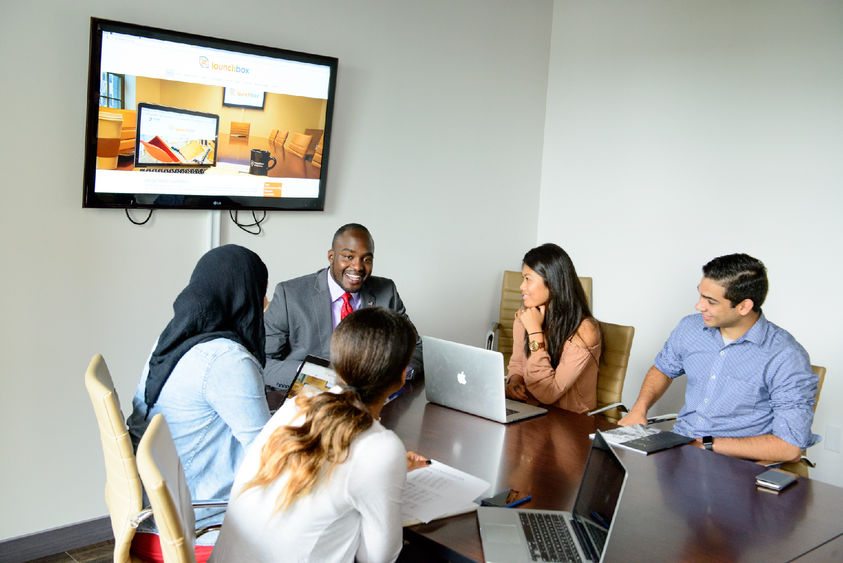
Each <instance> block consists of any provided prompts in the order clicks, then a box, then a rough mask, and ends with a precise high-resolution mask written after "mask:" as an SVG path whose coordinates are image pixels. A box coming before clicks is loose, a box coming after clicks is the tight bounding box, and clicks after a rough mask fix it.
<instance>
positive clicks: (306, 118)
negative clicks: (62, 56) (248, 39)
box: [82, 18, 338, 210]
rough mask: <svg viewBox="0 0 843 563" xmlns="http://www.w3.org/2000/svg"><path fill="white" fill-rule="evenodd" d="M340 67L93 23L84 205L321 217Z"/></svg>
mask: <svg viewBox="0 0 843 563" xmlns="http://www.w3.org/2000/svg"><path fill="white" fill-rule="evenodd" d="M337 66H338V61H337V59H336V58H334V57H327V56H320V55H311V54H306V53H299V52H295V51H288V50H285V49H278V48H273V47H264V46H258V45H250V44H246V43H241V42H236V41H228V40H224V39H214V38H210V37H203V36H199V35H193V34H188V33H180V32H175V31H167V30H163V29H157V28H152V27H146V26H140V25H133V24H127V23H121V22H114V21H108V20H103V19H98V18H92V19H91V50H90V65H89V70H88V73H89V75H88V114H87V127H86V134H85V176H84V194H83V201H82V204H83V206H84V207H126V208H129V207H131V208H148V209H155V208H186V209H235V210H236V209H267V210H285V209H286V210H322V209H323V208H324V205H325V182H326V179H327V169H328V156H329V152H330V151H329V148H330V140H331V119H332V117H333V106H334V92H335V88H336V80H337Z"/></svg>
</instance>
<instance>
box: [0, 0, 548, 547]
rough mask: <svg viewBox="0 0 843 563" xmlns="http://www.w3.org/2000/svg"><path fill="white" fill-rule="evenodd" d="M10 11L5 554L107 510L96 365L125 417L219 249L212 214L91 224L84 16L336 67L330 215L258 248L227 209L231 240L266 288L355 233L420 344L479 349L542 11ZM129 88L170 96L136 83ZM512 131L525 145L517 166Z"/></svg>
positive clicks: (296, 219)
mask: <svg viewBox="0 0 843 563" xmlns="http://www.w3.org/2000/svg"><path fill="white" fill-rule="evenodd" d="M7 4H8V5H4V7H3V17H2V18H0V52H2V53H26V57H24V59H25V62H22V60H23V59H22V58H21V57H12V56H8V57H2V58H0V65H3V67H2V70H3V73H4V76H12V75H14V76H15V77H16V79H15V83H16V84H19V85H23V84H25V85H27V87H23V88H11V87H6V88H0V103H2V106H3V107H5V108H37V110H27V111H16V110H10V111H8V112H6V114H5V115H4V122H3V129H4V131H14V132H15V133H14V134H9V135H0V164H2V167H0V169H2V173H0V174H2V186H3V188H2V193H3V198H4V200H3V205H2V206H0V241H2V242H0V253H2V254H0V264H2V268H3V275H2V276H0V312H2V320H0V355H2V357H3V362H2V364H0V428H2V430H0V455H2V458H3V463H0V497H2V498H3V501H4V503H5V505H6V506H7V507H10V508H9V509H8V510H3V511H2V512H1V513H0V539H5V538H10V537H15V536H19V535H22V534H27V533H31V532H36V531H41V530H45V529H47V528H52V527H55V526H62V525H66V524H70V523H73V522H79V521H81V520H85V519H88V518H94V517H99V516H102V515H104V514H105V513H106V507H105V502H104V500H103V483H104V470H103V464H102V454H101V450H100V444H99V438H98V435H97V430H96V424H95V421H94V416H93V413H92V412H91V407H90V404H89V402H88V398H87V396H86V394H85V392H84V388H83V384H82V375H83V372H84V369H85V367H86V366H87V364H88V361H89V360H90V358H91V356H92V355H93V354H94V353H96V352H100V353H102V354H103V355H104V356H105V358H106V360H107V362H108V365H109V367H110V368H111V370H112V373H113V375H114V378H115V383H116V385H117V390H118V392H119V394H120V397H121V400H122V401H121V402H122V404H123V406H124V409H127V410H128V408H129V405H130V400H131V397H132V394H133V393H134V389H135V386H136V385H137V380H138V378H139V376H140V372H141V366H142V364H143V362H144V360H145V358H146V356H147V355H148V353H149V350H150V347H151V346H152V343H153V341H154V340H155V338H156V337H157V336H158V334H160V332H161V330H162V329H163V327H164V325H165V324H166V322H167V321H168V319H169V317H170V315H171V313H172V309H171V306H172V302H173V299H174V298H175V296H176V295H177V294H178V292H179V291H180V290H181V289H182V288H183V287H184V285H185V283H186V282H187V279H188V276H189V275H190V271H191V269H192V268H193V265H194V264H195V263H196V260H197V259H198V258H199V256H200V255H201V254H202V253H203V252H204V251H205V250H207V248H208V246H209V241H210V235H209V228H208V225H209V220H210V216H211V212H206V211H159V212H156V213H155V214H154V215H153V216H152V219H151V221H150V222H149V223H148V224H147V225H145V226H143V227H137V226H134V225H132V224H131V223H129V221H128V220H127V219H126V217H125V215H124V213H123V211H122V210H97V209H82V207H81V201H82V197H81V196H82V160H83V152H82V148H83V141H84V130H85V107H86V106H85V104H86V99H85V88H86V84H87V65H88V43H89V37H88V36H89V26H90V17H91V16H98V17H103V18H108V19H113V20H118V21H130V22H135V23H139V24H145V25H151V26H157V27H165V28H169V29H177V30H183V31H187V32H192V33H198V34H204V35H211V36H217V37H223V38H228V39H234V40H238V41H245V42H250V43H256V44H260V45H268V46H271V47H281V48H288V49H293V50H298V51H304V52H310V53H319V54H324V55H329V56H331V55H332V56H337V57H339V59H340V66H339V75H338V83H337V103H336V106H335V112H334V131H333V132H334V134H333V139H332V146H331V162H330V167H329V170H328V188H327V198H326V209H325V211H324V212H321V213H319V212H307V213H301V212H287V213H282V212H270V213H269V214H268V218H267V220H266V222H265V223H264V227H265V232H264V234H263V235H261V236H259V237H254V236H251V235H247V234H245V233H243V232H242V231H240V230H239V229H237V228H236V227H233V226H232V224H231V223H230V222H229V219H228V218H227V214H223V215H222V233H221V240H222V242H223V243H227V242H235V243H239V244H243V245H245V246H247V247H249V248H251V249H253V250H255V251H256V252H258V254H260V255H261V256H262V257H263V259H264V261H265V262H266V264H267V267H268V269H269V275H270V283H271V284H272V285H274V284H275V283H276V282H278V281H281V280H284V279H288V278H291V277H293V276H298V275H302V274H305V273H308V272H312V271H314V270H315V269H316V268H318V267H321V266H323V265H325V264H326V262H327V258H326V253H327V250H328V247H329V245H330V239H331V235H332V234H333V232H334V230H335V229H336V228H337V227H338V226H339V225H341V224H343V223H346V222H348V221H359V222H362V223H364V224H366V225H368V226H369V228H370V229H371V230H372V232H373V233H374V237H375V240H376V243H377V255H376V261H375V273H377V274H381V275H388V276H390V277H392V278H393V279H395V281H396V283H397V284H398V287H399V289H400V291H401V297H402V298H403V299H404V302H405V304H406V306H407V308H408V310H409V312H410V315H411V317H412V318H413V320H414V321H415V322H416V324H417V326H418V327H419V329H420V330H421V331H422V332H423V333H426V334H433V335H437V336H441V337H445V338H454V339H459V340H462V341H466V342H475V343H479V342H481V341H482V339H483V334H484V332H485V329H486V328H487V326H488V321H489V319H490V317H491V315H492V311H493V310H494V309H495V307H496V303H497V300H498V298H499V291H500V289H499V287H500V285H499V284H500V270H501V269H502V268H503V267H504V266H512V264H513V263H515V264H517V261H518V259H519V257H520V256H521V254H522V253H523V251H524V249H525V248H527V247H529V246H530V245H532V243H533V242H534V238H535V222H536V205H537V201H538V183H539V173H540V162H541V156H540V153H541V137H542V130H543V127H544V96H545V89H546V74H547V57H548V52H549V39H550V13H551V4H550V0H539V1H532V2H529V3H525V4H524V5H523V6H522V5H519V6H518V7H517V9H516V8H515V5H514V3H511V2H509V1H508V0H465V1H463V2H459V3H452V2H446V1H444V0H433V1H431V2H424V3H418V2H410V1H409V0H397V1H395V2H383V1H382V0H361V1H359V2H354V3H348V2H340V1H336V0H330V1H328V2H309V3H308V2H291V1H287V0H271V1H270V0H244V2H241V3H240V4H238V5H237V9H236V10H233V9H232V4H231V2H223V1H222V0H207V1H206V2H204V3H202V7H201V10H200V11H201V17H197V5H196V4H194V3H190V2H185V3H178V2H176V3H173V2H164V1H162V0H150V1H148V2H145V3H142V4H138V3H125V2H112V1H110V0H79V1H76V2H65V1H64V0H41V1H39V2H28V3H27V2H17V3H15V2H13V3H7ZM479 13H483V14H485V15H484V17H483V18H482V19H478V17H477V15H478V14H479ZM256 14H260V16H256ZM433 35H435V36H436V38H437V39H436V40H435V41H431V37H432V36H433ZM137 95H138V99H143V96H150V97H155V96H158V94H153V95H150V94H149V93H145V92H143V87H142V85H138V93H137ZM164 96H165V94H164V93H163V92H162V93H161V94H160V99H161V100H163V99H164ZM220 99H221V97H220V95H219V94H215V95H214V96H212V97H211V100H212V101H213V103H214V104H219V103H220ZM512 107H517V108H519V111H518V112H511V111H510V110H509V109H508V108H512ZM232 111H234V112H236V111H237V110H232ZM246 113H247V114H249V113H250V112H246ZM229 119H230V118H229ZM280 125H281V123H278V126H280ZM306 126H309V125H308V124H305V123H291V124H290V128H291V129H298V128H303V127H306ZM274 127H275V125H273V126H270V125H269V124H268V123H267V124H262V125H261V128H268V129H271V128H274ZM223 130H224V129H223ZM502 131H505V132H507V134H508V135H512V136H514V137H517V138H521V139H526V142H524V143H522V144H521V145H520V146H519V147H516V148H512V147H509V148H507V149H506V155H507V158H506V159H502V158H501V157H500V156H501V154H502V147H501V143H500V139H501V132H502ZM39 147H40V149H39ZM373 147H374V150H373ZM138 215H139V216H141V217H142V216H144V215H145V214H144V213H139V214H138ZM242 218H243V214H242V213H241V219H242ZM503 224H515V225H520V226H521V228H519V229H512V230H511V231H508V232H506V233H502V232H501V231H500V225H503ZM12 507H13V508H12Z"/></svg>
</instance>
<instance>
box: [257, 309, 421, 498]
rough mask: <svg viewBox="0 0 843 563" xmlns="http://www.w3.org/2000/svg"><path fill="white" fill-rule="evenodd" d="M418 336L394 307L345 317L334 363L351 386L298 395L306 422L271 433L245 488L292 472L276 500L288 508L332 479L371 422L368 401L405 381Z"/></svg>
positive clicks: (334, 345)
mask: <svg viewBox="0 0 843 563" xmlns="http://www.w3.org/2000/svg"><path fill="white" fill-rule="evenodd" d="M416 337H417V336H416V329H415V327H413V324H412V323H411V322H410V321H409V320H408V319H407V318H406V317H404V316H402V315H400V314H399V313H396V312H395V311H392V310H389V309H383V308H380V307H366V308H363V309H359V310H358V311H355V312H353V313H351V314H350V315H348V316H347V317H346V318H345V319H343V321H342V322H341V323H340V324H339V325H337V328H336V330H335V331H334V334H333V336H332V337H331V362H332V365H333V367H334V370H335V371H336V372H337V375H339V376H340V377H341V378H342V380H343V381H344V382H345V384H346V389H345V390H344V391H343V392H341V393H331V392H327V393H320V394H319V395H314V396H312V397H304V396H301V395H300V396H299V397H297V398H296V405H297V406H299V407H300V408H301V409H302V413H303V414H304V417H305V421H304V423H303V424H302V425H301V426H281V427H279V428H277V429H276V430H275V431H274V432H273V433H272V434H271V435H270V437H269V439H268V440H267V442H266V443H265V444H264V446H263V448H262V449H261V457H260V466H259V469H258V472H257V474H256V475H255V477H254V478H253V479H252V480H251V481H249V482H248V483H247V484H246V486H245V487H243V491H246V490H248V489H250V488H252V487H266V486H267V485H269V484H270V483H272V482H273V481H274V480H275V479H277V478H278V477H279V476H280V475H281V474H283V473H285V472H287V473H288V474H289V477H288V480H287V483H286V485H285V486H284V488H283V490H282V491H281V492H280V493H279V495H278V498H277V500H276V504H275V508H276V510H283V509H284V508H285V507H287V506H290V505H291V504H292V503H294V502H295V501H296V500H298V499H300V498H302V497H305V496H307V495H308V494H309V493H310V492H311V491H312V490H313V489H314V488H315V487H316V486H317V484H318V482H319V480H320V479H327V478H328V477H329V476H330V474H331V471H332V470H333V469H334V468H335V467H336V466H337V465H339V464H340V463H343V462H344V461H345V460H346V459H347V458H348V452H349V448H350V447H351V443H352V441H353V440H354V438H355V437H357V435H359V434H360V433H361V432H363V431H365V430H366V429H368V428H369V427H371V426H372V424H373V422H374V419H373V418H372V415H371V414H370V412H369V408H368V405H370V404H372V402H373V401H376V400H378V399H379V398H380V397H382V396H383V395H384V393H385V392H386V391H387V390H389V389H390V388H391V387H393V386H394V385H396V384H397V383H398V382H399V381H401V374H402V373H403V372H404V370H405V369H406V367H407V365H408V364H409V363H410V358H411V357H412V355H413V351H414V350H415V347H416Z"/></svg>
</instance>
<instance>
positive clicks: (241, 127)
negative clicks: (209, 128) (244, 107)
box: [230, 121, 252, 137]
mask: <svg viewBox="0 0 843 563" xmlns="http://www.w3.org/2000/svg"><path fill="white" fill-rule="evenodd" d="M251 129H252V124H251V122H249V121H232V122H231V132H230V134H231V135H235V136H237V137H248V136H249V131H250V130H251Z"/></svg>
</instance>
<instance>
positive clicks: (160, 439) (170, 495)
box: [137, 413, 196, 563]
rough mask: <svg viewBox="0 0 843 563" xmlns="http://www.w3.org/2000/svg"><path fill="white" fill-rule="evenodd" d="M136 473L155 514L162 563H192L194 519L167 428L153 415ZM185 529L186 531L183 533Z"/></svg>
mask: <svg viewBox="0 0 843 563" xmlns="http://www.w3.org/2000/svg"><path fill="white" fill-rule="evenodd" d="M137 459H138V471H139V472H140V476H141V480H142V481H143V486H144V488H145V489H146V495H147V496H148V497H149V503H150V505H152V511H153V512H154V513H155V524H156V525H157V526H158V536H159V538H160V540H161V552H162V554H163V556H164V561H165V562H166V563H195V561H196V553H195V551H194V549H195V546H194V544H195V538H194V532H193V528H194V526H195V525H196V518H195V516H194V514H193V506H192V503H191V498H190V489H189V488H188V486H187V480H186V479H185V476H184V469H183V468H182V465H181V460H180V459H179V454H178V452H177V451H176V444H175V442H173V436H172V434H171V433H170V427H169V426H167V421H166V420H164V416H163V415H162V414H160V413H159V414H156V415H155V416H154V417H152V420H151V421H150V422H149V426H148V427H147V428H146V431H145V432H144V434H143V437H142V438H141V441H140V443H139V444H138V455H137ZM185 530H187V531H188V532H187V533H185Z"/></svg>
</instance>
